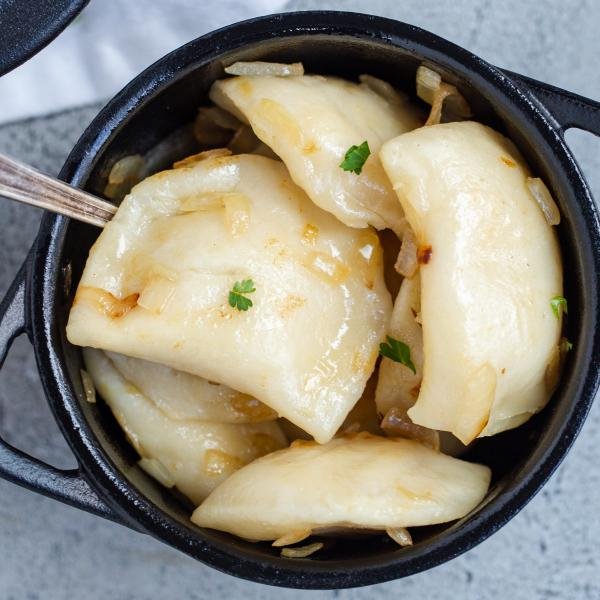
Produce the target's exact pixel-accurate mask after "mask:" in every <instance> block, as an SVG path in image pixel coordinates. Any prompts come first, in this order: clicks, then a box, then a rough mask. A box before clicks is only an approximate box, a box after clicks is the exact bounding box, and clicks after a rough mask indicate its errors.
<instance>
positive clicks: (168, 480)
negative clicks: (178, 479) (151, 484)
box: [138, 458, 175, 488]
mask: <svg viewBox="0 0 600 600" xmlns="http://www.w3.org/2000/svg"><path fill="white" fill-rule="evenodd" d="M138 465H139V466H140V467H141V468H142V469H143V470H144V471H146V473H148V475H150V477H154V479H156V481H158V483H160V484H161V485H164V486H165V487H166V488H172V487H175V481H173V478H172V477H171V474H170V473H169V471H168V470H167V468H166V467H165V465H163V464H162V463H161V462H160V461H159V460H158V459H156V458H141V459H140V460H139V461H138Z"/></svg>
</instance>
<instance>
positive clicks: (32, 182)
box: [0, 154, 117, 227]
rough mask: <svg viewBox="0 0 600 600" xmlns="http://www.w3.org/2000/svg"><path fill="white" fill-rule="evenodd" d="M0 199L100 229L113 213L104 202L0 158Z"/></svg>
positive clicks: (22, 165)
mask: <svg viewBox="0 0 600 600" xmlns="http://www.w3.org/2000/svg"><path fill="white" fill-rule="evenodd" d="M0 196H4V197H5V198H10V199H11V200H17V201H18V202H23V203H24V204H30V205H31V206H37V207H38V208H43V209H45V210H50V211H52V212H55V213H59V214H61V215H65V216H67V217H71V218H72V219H76V220H77V221H82V222H83V223H89V224H90V225H96V226H98V227H104V225H106V223H108V221H110V220H111V219H112V217H113V216H114V214H115V213H116V212H117V207H116V206H114V205H112V204H110V202H107V201H106V200H101V199H100V198H97V197H96V196H92V194H88V193H87V192H84V191H83V190H80V189H78V188H75V187H72V186H70V185H68V184H67V183H64V182H63V181H59V180H58V179H55V178H54V177H49V176H48V175H44V174H43V173H40V172H39V171H36V170H35V169H34V168H32V167H30V166H28V165H25V164H23V163H20V162H17V161H16V160H13V159H12V158H8V157H7V156H4V155H3V154H0Z"/></svg>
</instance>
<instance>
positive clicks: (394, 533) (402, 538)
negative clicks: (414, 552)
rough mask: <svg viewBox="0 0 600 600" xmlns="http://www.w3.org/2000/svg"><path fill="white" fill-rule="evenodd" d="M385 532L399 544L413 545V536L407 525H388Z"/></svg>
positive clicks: (403, 545)
mask: <svg viewBox="0 0 600 600" xmlns="http://www.w3.org/2000/svg"><path fill="white" fill-rule="evenodd" d="M385 532H386V533H387V534H388V535H389V536H390V537H391V538H392V539H393V540H394V541H395V542H396V544H398V546H402V547H403V548H404V547H405V546H412V545H413V541H412V536H411V535H410V533H409V531H408V529H406V528H405V527H388V528H387V529H386V530H385Z"/></svg>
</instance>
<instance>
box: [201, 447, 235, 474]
mask: <svg viewBox="0 0 600 600" xmlns="http://www.w3.org/2000/svg"><path fill="white" fill-rule="evenodd" d="M243 466H244V461H242V460H240V459H239V458H238V457H237V456H231V454H227V453H226V452H222V451H221V450H212V449H211V450H207V451H206V452H205V454H204V472H205V473H206V474H207V475H208V476H209V477H217V476H219V475H222V474H223V473H233V472H234V471H237V470H238V469H240V468H241V467H243Z"/></svg>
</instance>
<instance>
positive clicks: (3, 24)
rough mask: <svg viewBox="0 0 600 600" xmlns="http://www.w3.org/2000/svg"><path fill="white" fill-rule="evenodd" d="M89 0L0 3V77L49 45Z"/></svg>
mask: <svg viewBox="0 0 600 600" xmlns="http://www.w3.org/2000/svg"><path fill="white" fill-rule="evenodd" d="M88 2H89V0H0V32H1V34H0V75H4V74H5V73H7V72H8V71H10V70H11V69H14V68H15V67H18V66H19V65H20V64H22V63H24V62H25V61H26V60H28V59H29V58H31V57H32V56H33V55H34V54H36V53H37V52H39V51H40V50H41V49H42V48H44V47H45V46H46V45H47V44H49V43H50V42H51V41H52V40H53V39H54V38H55V37H56V36H57V35H58V34H59V33H60V32H61V31H62V30H63V29H64V28H65V27H66V26H67V25H68V24H69V23H70V22H71V21H72V20H73V19H74V18H75V17H76V16H77V15H78V14H79V13H80V12H81V11H82V10H83V8H84V7H85V5H86V4H87V3H88Z"/></svg>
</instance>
